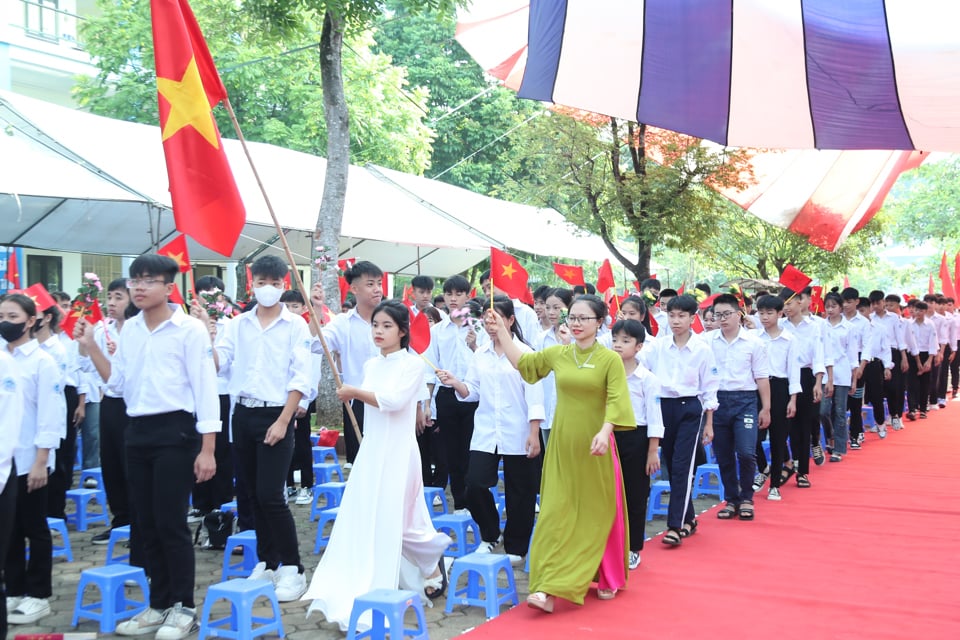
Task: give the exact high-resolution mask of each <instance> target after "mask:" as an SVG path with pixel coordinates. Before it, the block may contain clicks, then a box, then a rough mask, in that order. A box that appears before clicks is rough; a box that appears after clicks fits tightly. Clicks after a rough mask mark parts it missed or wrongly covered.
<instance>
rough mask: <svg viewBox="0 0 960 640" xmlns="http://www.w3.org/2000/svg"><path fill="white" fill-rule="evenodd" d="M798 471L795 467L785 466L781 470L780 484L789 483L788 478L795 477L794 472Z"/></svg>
mask: <svg viewBox="0 0 960 640" xmlns="http://www.w3.org/2000/svg"><path fill="white" fill-rule="evenodd" d="M794 473H796V471H795V470H794V468H793V467H784V468H783V469H781V470H780V486H781V487H782V486H783V485H785V484H786V483H787V480H789V479H790V478H792V477H793V474H794Z"/></svg>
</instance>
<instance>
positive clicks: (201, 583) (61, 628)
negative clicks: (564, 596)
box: [10, 460, 716, 640]
mask: <svg viewBox="0 0 960 640" xmlns="http://www.w3.org/2000/svg"><path fill="white" fill-rule="evenodd" d="M341 462H343V460H341ZM714 504H716V500H713V499H709V498H708V499H705V500H698V501H696V507H697V511H698V512H702V511H704V510H706V509H709V508H710V507H712V506H713V505H714ZM290 508H291V509H292V511H293V513H294V517H295V519H296V522H297V530H298V532H299V534H300V553H301V555H302V558H303V562H304V564H305V565H306V566H307V578H308V580H309V578H310V575H311V573H312V568H313V567H314V566H315V565H316V561H317V558H318V557H319V556H315V555H314V554H313V545H314V540H315V536H316V523H315V522H310V520H309V514H310V507H309V506H297V505H294V504H293V502H291V503H290ZM664 528H665V520H664V518H663V517H657V518H655V519H654V520H653V521H652V522H648V523H647V530H646V531H647V535H648V536H653V535H656V534H658V533H661V532H662V531H663V529H664ZM100 531H102V528H101V527H100V526H99V525H94V526H92V527H91V528H90V529H89V530H88V531H86V532H78V531H74V530H73V529H72V528H71V530H70V544H71V546H72V549H73V557H74V560H73V562H66V561H65V560H64V559H63V558H54V566H53V597H52V598H51V601H50V605H51V607H52V609H53V614H52V615H50V616H48V617H46V618H44V619H43V620H41V621H39V622H38V624H36V625H24V626H14V625H11V628H10V637H11V638H12V637H13V636H14V635H15V634H21V633H53V632H66V631H72V630H73V629H72V628H71V625H70V622H71V619H72V616H73V604H74V600H75V598H76V591H77V584H78V583H79V579H80V572H81V571H83V570H84V569H88V568H91V567H95V566H101V565H103V564H104V562H105V558H106V549H107V547H106V546H97V545H94V544H92V543H91V542H90V539H91V537H92V536H93V535H95V534H96V533H99V532H100ZM55 542H56V539H55ZM653 543H654V544H655V543H656V541H654V542H653ZM648 544H650V543H648ZM498 551H499V552H501V553H502V552H503V550H502V548H501V549H499V550H498ZM196 559H197V591H196V592H197V607H198V611H199V610H200V608H201V607H202V606H203V597H204V595H205V593H206V591H207V587H208V586H209V585H210V584H212V583H215V582H219V581H220V572H221V568H222V565H223V552H222V551H204V550H200V549H197V551H196ZM514 577H515V579H516V583H517V591H518V592H519V596H520V599H521V602H522V601H523V599H524V598H526V596H527V593H528V588H527V584H528V582H527V574H526V573H524V572H523V567H522V566H520V567H517V568H516V569H515V570H514ZM135 591H136V590H135V589H128V595H129V596H130V597H134V595H135ZM94 593H95V590H94V589H89V588H88V589H87V602H90V601H92V599H93V594H94ZM445 605H446V600H445V599H444V598H441V599H439V600H438V601H437V602H436V605H435V606H434V607H433V608H432V609H427V610H426V617H427V621H428V624H429V632H430V637H431V638H434V639H435V640H440V639H445V638H453V637H455V636H458V635H460V634H461V633H463V632H464V631H467V630H468V629H471V628H473V627H475V626H477V625H479V624H482V623H483V622H484V621H485V616H484V613H483V611H482V610H481V609H479V608H477V607H467V608H463V607H457V608H455V609H454V611H453V612H452V613H449V614H446V613H444V607H445ZM281 606H282V609H283V622H284V628H285V630H286V632H287V636H288V638H290V640H325V639H328V638H329V639H337V640H340V639H342V638H343V637H344V634H343V633H341V632H340V630H339V628H338V627H337V626H336V625H331V624H327V623H326V622H324V621H322V618H321V616H319V615H318V614H314V615H313V616H311V618H310V619H309V620H308V619H307V618H306V609H307V603H306V602H292V603H286V604H283V605H281ZM221 610H222V611H223V612H224V613H225V604H224V603H220V604H219V605H218V608H215V612H216V611H221ZM97 629H98V626H97V623H95V622H93V621H82V622H81V624H80V626H79V628H78V629H77V631H87V632H94V631H97ZM102 637H114V636H113V635H104V636H102Z"/></svg>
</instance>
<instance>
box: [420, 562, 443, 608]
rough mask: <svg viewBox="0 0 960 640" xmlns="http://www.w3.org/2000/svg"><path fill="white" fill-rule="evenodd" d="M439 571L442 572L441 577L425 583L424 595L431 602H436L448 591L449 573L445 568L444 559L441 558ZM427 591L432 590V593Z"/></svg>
mask: <svg viewBox="0 0 960 640" xmlns="http://www.w3.org/2000/svg"><path fill="white" fill-rule="evenodd" d="M437 569H438V570H439V571H440V575H438V576H434V577H432V578H427V579H426V580H424V581H423V594H424V595H425V596H427V597H428V598H430V599H431V600H436V599H437V598H439V597H440V596H442V595H443V594H444V593H445V592H446V591H447V572H446V570H445V569H444V566H443V558H440V564H439V565H437ZM427 589H432V591H427Z"/></svg>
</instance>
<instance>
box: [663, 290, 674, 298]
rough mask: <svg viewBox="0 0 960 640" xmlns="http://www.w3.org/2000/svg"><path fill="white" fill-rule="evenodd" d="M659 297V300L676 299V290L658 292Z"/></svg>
mask: <svg viewBox="0 0 960 640" xmlns="http://www.w3.org/2000/svg"><path fill="white" fill-rule="evenodd" d="M660 297H661V298H676V297H677V290H676V289H663V290H662V291H661V292H660Z"/></svg>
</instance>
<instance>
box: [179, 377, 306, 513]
mask: <svg viewBox="0 0 960 640" xmlns="http://www.w3.org/2000/svg"><path fill="white" fill-rule="evenodd" d="M220 424H221V425H222V426H221V429H220V431H219V432H218V433H217V448H216V449H215V450H214V454H213V456H214V459H215V460H216V461H217V472H216V473H215V474H213V477H212V478H210V479H209V480H207V481H206V482H201V483H199V484H195V485H194V486H193V508H194V509H197V510H199V511H201V512H203V513H210V512H211V511H213V510H214V509H219V508H220V505H222V504H224V503H225V502H230V501H231V500H233V455H232V454H231V453H230V430H229V429H228V425H229V424H230V396H229V395H226V394H224V395H222V396H220ZM310 468H311V469H312V468H313V467H310Z"/></svg>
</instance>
